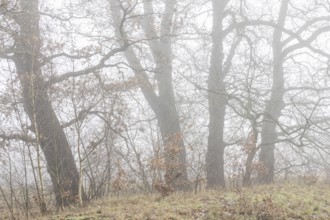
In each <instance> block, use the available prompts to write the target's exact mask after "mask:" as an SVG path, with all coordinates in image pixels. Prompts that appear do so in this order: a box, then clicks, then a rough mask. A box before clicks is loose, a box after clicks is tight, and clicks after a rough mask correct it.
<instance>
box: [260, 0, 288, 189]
mask: <svg viewBox="0 0 330 220" xmlns="http://www.w3.org/2000/svg"><path fill="white" fill-rule="evenodd" d="M289 1H290V0H284V1H282V3H281V8H280V12H279V18H278V22H277V25H278V26H279V27H283V26H284V23H285V19H286V15H287V10H288V4H289ZM281 37H282V31H281V30H280V29H277V28H276V29H275V30H274V33H273V86H272V90H271V92H272V93H271V97H270V99H269V100H268V102H267V103H266V109H265V114H264V120H263V124H262V131H261V149H260V154H259V162H260V163H261V164H262V168H261V169H260V170H259V174H258V179H259V183H262V184H269V183H272V182H273V181H274V166H275V155H274V154H275V143H276V141H277V139H278V136H277V133H276V124H277V123H278V119H279V117H280V116H281V111H282V109H283V107H284V102H283V96H284V71H283V59H284V57H283V55H282V41H281Z"/></svg>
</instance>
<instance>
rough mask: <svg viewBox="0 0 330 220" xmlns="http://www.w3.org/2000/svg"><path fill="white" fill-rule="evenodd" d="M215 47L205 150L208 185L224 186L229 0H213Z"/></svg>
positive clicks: (212, 55)
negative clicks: (224, 34)
mask: <svg viewBox="0 0 330 220" xmlns="http://www.w3.org/2000/svg"><path fill="white" fill-rule="evenodd" d="M212 3H213V29H212V41H213V48H212V54H211V61H210V70H209V78H208V105H209V137H208V146H207V154H206V179H207V187H209V188H210V187H225V176H224V148H225V144H224V141H223V130H224V120H225V111H226V104H227V97H226V94H225V85H224V78H225V75H226V72H225V71H224V69H223V60H224V55H223V42H222V41H223V37H222V31H223V30H222V29H223V26H222V19H223V12H224V10H225V7H226V5H227V3H228V1H218V0H213V1H212Z"/></svg>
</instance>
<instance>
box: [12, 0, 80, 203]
mask: <svg viewBox="0 0 330 220" xmlns="http://www.w3.org/2000/svg"><path fill="white" fill-rule="evenodd" d="M20 8H21V12H19V13H18V14H17V15H16V17H15V20H16V22H17V23H18V25H19V27H20V32H19V35H18V36H17V38H16V48H15V52H14V58H13V60H14V63H15V66H16V71H17V74H18V77H19V80H20V83H21V87H22V96H23V103H24V109H25V111H26V113H27V115H28V117H29V119H30V121H31V124H32V128H33V129H32V130H33V131H34V132H35V134H36V136H37V139H38V140H39V143H38V144H40V146H41V148H42V151H43V153H44V156H45V159H46V163H47V170H48V173H49V175H50V177H51V180H52V183H53V189H54V193H55V197H56V202H57V205H58V206H61V207H63V206H66V205H69V204H71V203H75V202H77V198H78V181H79V177H78V171H77V168H76V164H75V161H74V158H73V155H72V151H71V148H70V145H69V143H68V141H67V138H66V135H65V133H64V131H63V129H62V128H61V125H60V122H59V120H58V118H57V116H56V114H55V112H54V109H53V107H52V104H51V102H50V100H49V97H48V94H47V88H46V86H45V81H44V79H43V76H42V71H41V68H40V63H39V58H40V44H41V43H40V31H39V15H38V0H21V1H20Z"/></svg>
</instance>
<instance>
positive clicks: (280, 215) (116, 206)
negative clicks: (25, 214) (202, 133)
mask: <svg viewBox="0 0 330 220" xmlns="http://www.w3.org/2000/svg"><path fill="white" fill-rule="evenodd" d="M33 219H40V220H44V219H53V220H60V219H61V220H92V219H114V220H115V219H116V220H117V219H118V220H119V219H125V220H129V219H149V220H158V219H172V220H174V219H177V220H180V219H187V220H188V219H189V220H190V219H210V220H211V219H257V220H272V219H330V186H329V185H314V186H301V185H274V186H259V187H252V188H245V189H242V190H240V191H231V190H212V191H205V192H202V193H199V194H193V193H176V194H173V195H171V196H169V197H166V198H165V199H160V197H159V196H156V195H140V196H122V197H111V198H108V199H104V200H102V201H96V202H94V203H92V204H89V205H88V207H85V208H76V209H72V210H67V211H65V212H63V213H59V214H53V215H51V214H49V215H48V216H43V217H37V218H33Z"/></svg>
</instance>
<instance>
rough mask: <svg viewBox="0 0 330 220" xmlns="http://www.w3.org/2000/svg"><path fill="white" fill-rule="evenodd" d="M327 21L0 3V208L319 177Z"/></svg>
mask: <svg viewBox="0 0 330 220" xmlns="http://www.w3.org/2000/svg"><path fill="white" fill-rule="evenodd" d="M329 11H330V5H329V2H328V1H326V0H319V1H314V0H305V1H292V0H291V1H290V0H282V1H279V0H276V1H269V0H262V1H254V0H241V1H239V0H224V1H217V0H213V1H211V0H205V1H197V0H182V1H175V0H155V1H149V0H146V1H140V0H91V1H87V0H70V1H38V0H29V1H27V0H2V1H0V45H1V46H0V70H1V75H0V119H1V120H0V124H1V129H0V164H1V166H0V189H1V192H2V193H1V194H0V198H3V201H7V202H6V204H7V206H8V207H14V203H15V202H17V203H20V204H28V203H29V202H30V201H31V200H32V198H34V197H36V198H37V199H38V201H42V202H44V201H46V200H47V201H52V204H54V206H57V207H65V206H69V205H70V204H75V203H80V204H82V203H83V202H84V201H91V200H93V199H97V198H101V197H105V196H108V195H109V194H111V193H115V192H119V191H120V192H134V193H138V192H139V193H140V192H144V193H145V192H155V191H157V190H158V191H159V189H168V190H169V189H171V190H173V191H186V190H195V191H196V190H203V189H205V188H219V187H220V188H232V187H249V186H254V185H260V184H274V183H275V184H276V183H283V182H286V181H296V182H301V181H311V182H322V183H325V182H329V177H330V163H329V161H330V160H329V159H330V158H329V156H330V145H329V143H330V142H329V141H330V133H329V129H330V123H329V122H330V109H329V104H330V96H329V95H330V75H329V64H330V63H329V60H330V42H329V39H330V16H329ZM14 197H15V198H16V199H15V201H14V200H13V199H12V198H14ZM10 198H11V199H10ZM0 200H1V199H0ZM40 204H41V203H40ZM0 205H1V204H0ZM25 208H26V209H28V205H27V206H26V207H25ZM46 209H47V207H46V204H45V205H43V204H42V205H40V211H41V212H46Z"/></svg>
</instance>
